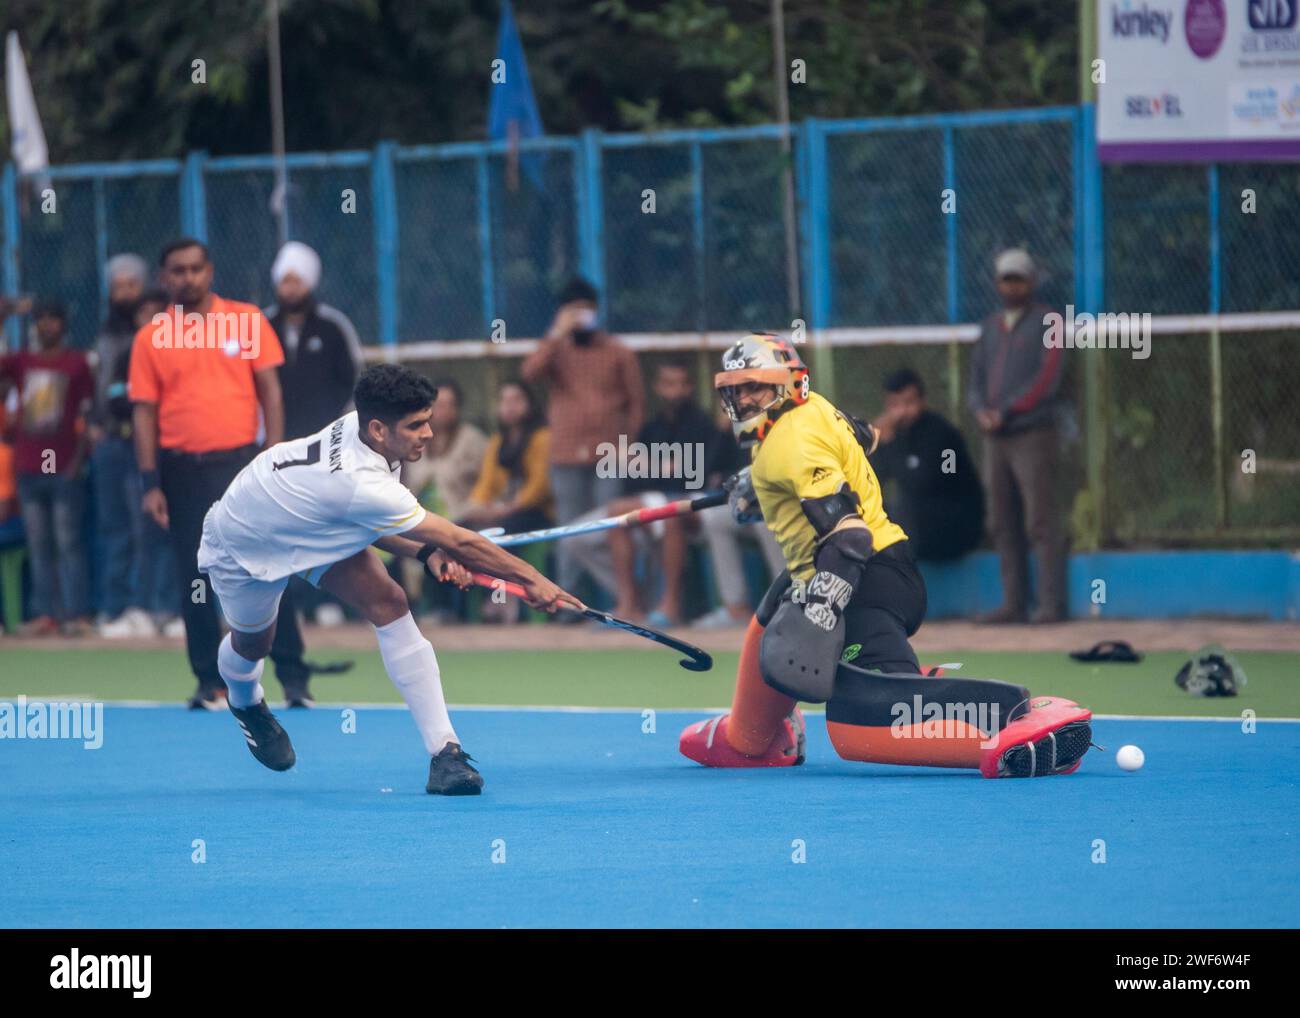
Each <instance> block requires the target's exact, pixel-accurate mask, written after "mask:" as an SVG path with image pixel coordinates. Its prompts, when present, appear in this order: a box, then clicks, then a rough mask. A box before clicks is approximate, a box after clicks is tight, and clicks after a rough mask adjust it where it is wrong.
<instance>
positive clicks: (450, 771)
mask: <svg viewBox="0 0 1300 1018" xmlns="http://www.w3.org/2000/svg"><path fill="white" fill-rule="evenodd" d="M473 759H474V758H473V757H472V756H470V755H469V754H468V753H466V752H465V751H464V750H463V749H461V748H460V743H458V742H449V743H447V745H445V746H443V747H442V750H441V751H440V752H439V753H438V755H437V756H435V757H434V758H433V759H432V760H430V761H429V783H428V784H427V785H425V786H424V790H425V791H426V792H428V793H429V794H430V795H481V794H482V793H483V775H482V774H480V773H479V772H478V771H476V770H475V769H474V767H473V766H472V765H471V764H470V761H471V760H473Z"/></svg>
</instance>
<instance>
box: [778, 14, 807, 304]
mask: <svg viewBox="0 0 1300 1018" xmlns="http://www.w3.org/2000/svg"><path fill="white" fill-rule="evenodd" d="M789 73H790V71H789V67H788V66H787V64H786V59H785V11H784V9H783V3H782V0H772V76H773V84H774V85H775V86H776V115H777V120H778V121H780V124H781V184H782V195H781V217H782V220H783V223H784V232H785V286H786V300H787V302H788V303H789V306H790V313H791V314H794V315H798V314H800V313H801V312H802V310H803V309H802V308H801V307H800V305H799V237H798V225H797V223H796V220H795V208H794V160H793V159H791V157H790V96H789V93H788V91H787V81H788V80H789V78H788V75H789Z"/></svg>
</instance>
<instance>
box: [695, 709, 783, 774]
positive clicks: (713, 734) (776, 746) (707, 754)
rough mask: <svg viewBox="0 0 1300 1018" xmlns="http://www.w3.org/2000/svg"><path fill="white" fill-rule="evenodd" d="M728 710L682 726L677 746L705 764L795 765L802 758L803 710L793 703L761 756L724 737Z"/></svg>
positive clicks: (729, 765)
mask: <svg viewBox="0 0 1300 1018" xmlns="http://www.w3.org/2000/svg"><path fill="white" fill-rule="evenodd" d="M730 718H731V715H730V714H720V715H719V716H718V717H716V718H706V719H705V720H704V721H696V722H693V723H692V724H689V725H687V726H686V727H685V728H683V729H682V734H681V739H680V740H679V741H678V744H677V748H678V749H679V750H681V753H682V756H684V757H686V758H687V759H689V760H694V761H695V762H696V763H700V764H704V766H705V767H798V766H799V765H800V764H801V763H803V761H804V720H803V711H801V710H800V709H799V708H798V707H796V708H795V709H794V710H793V711H791V712H790V716H789V717H787V718H786V719H785V720H784V721H782V722H781V731H780V733H779V734H778V735H777V737H776V738H775V739H773V740H772V745H771V746H770V747H769V748H768V751H767V752H766V753H764V754H763V755H762V756H747V755H745V754H744V753H741V752H739V751H738V750H735V749H733V748H732V746H731V743H729V742H728V741H727V721H728V720H730Z"/></svg>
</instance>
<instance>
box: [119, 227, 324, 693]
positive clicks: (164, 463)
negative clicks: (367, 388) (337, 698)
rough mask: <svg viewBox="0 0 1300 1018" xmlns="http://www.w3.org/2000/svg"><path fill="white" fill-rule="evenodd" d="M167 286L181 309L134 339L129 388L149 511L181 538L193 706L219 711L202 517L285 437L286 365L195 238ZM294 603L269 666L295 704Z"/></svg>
mask: <svg viewBox="0 0 1300 1018" xmlns="http://www.w3.org/2000/svg"><path fill="white" fill-rule="evenodd" d="M158 261H159V264H160V265H161V266H162V284H163V288H164V289H165V290H166V291H167V294H168V297H169V298H170V300H171V301H172V307H170V308H168V309H167V311H166V312H164V313H163V314H161V315H158V316H156V317H155V318H154V320H153V321H152V322H151V323H150V324H148V325H146V326H145V327H144V328H142V329H141V330H140V331H139V332H137V333H136V336H135V341H134V343H133V345H132V349H131V370H130V376H129V381H128V389H129V394H130V397H131V402H132V403H133V404H134V409H133V418H134V420H133V431H134V436H135V449H136V462H137V463H138V464H139V468H140V479H141V483H142V486H143V489H144V510H145V512H147V513H148V514H149V515H150V516H151V517H152V518H153V520H154V521H155V522H156V523H157V524H158V525H159V526H160V527H163V528H164V529H166V530H169V531H170V532H171V538H172V553H173V555H174V557H175V565H176V578H177V582H178V584H179V586H180V589H181V614H182V616H183V618H184V619H185V643H186V650H187V651H188V653H189V660H190V668H191V669H192V670H193V672H194V675H195V677H196V678H197V679H198V689H197V690H196V691H195V693H194V695H193V696H192V697H191V698H190V700H189V706H190V707H191V708H192V709H196V710H198V709H206V710H220V709H221V708H223V707H224V706H225V689H226V685H225V683H224V682H223V681H222V679H221V675H220V674H219V673H218V671H217V648H218V646H219V645H220V642H221V628H220V626H219V625H218V622H217V614H216V606H215V605H214V604H213V603H212V594H211V589H210V588H209V586H208V583H207V579H206V577H204V576H202V575H201V574H200V573H199V571H198V565H197V555H198V548H199V541H200V539H201V537H202V533H203V517H204V516H205V515H206V514H207V511H208V509H209V508H210V507H211V506H212V504H213V503H214V502H216V501H217V500H218V499H219V498H220V497H221V496H222V494H224V493H225V490H226V488H227V487H228V486H229V485H230V482H231V481H232V480H234V477H235V475H236V474H237V473H239V471H240V470H241V469H243V467H244V465H245V464H247V463H248V462H249V460H251V459H252V458H253V457H254V456H255V455H256V454H257V452H258V451H259V445H258V442H257V437H258V411H259V409H260V411H261V418H262V424H263V427H264V428H265V435H266V437H265V445H267V446H271V445H275V444H276V443H277V442H279V441H280V440H281V439H282V438H283V437H284V407H283V404H282V401H281V395H280V382H279V377H278V375H277V370H276V369H277V368H279V366H280V365H281V364H282V363H283V361H284V355H283V353H282V352H281V349H280V341H279V339H278V338H277V337H276V335H275V332H274V330H272V328H271V327H270V325H269V324H268V323H267V321H266V319H265V318H264V317H263V315H262V312H261V311H260V310H258V308H257V307H255V306H254V305H252V304H243V303H240V302H238V301H233V300H226V299H225V298H224V297H219V296H218V295H217V294H215V293H213V292H212V262H211V260H210V258H209V256H208V249H207V247H205V246H204V245H203V244H202V243H201V242H200V241H197V240H194V239H193V238H190V237H183V238H181V239H179V240H174V241H172V242H171V243H169V244H168V245H167V246H166V247H164V248H163V250H162V255H161V256H160V258H159V260H158ZM302 650H303V646H302V634H301V631H300V630H299V628H298V620H297V618H296V617H295V615H294V614H293V610H292V606H291V605H288V606H282V611H281V614H280V617H279V622H278V627H277V631H276V635H275V645H274V646H273V647H272V650H271V658H272V660H273V661H274V662H275V665H276V676H277V678H279V680H280V683H281V684H282V685H283V686H284V690H285V698H286V699H287V700H288V702H289V704H290V705H291V706H309V705H310V704H311V699H310V696H309V693H308V689H307V680H308V676H309V672H308V669H307V666H306V665H305V664H304V663H303V660H302Z"/></svg>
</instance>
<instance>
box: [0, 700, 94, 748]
mask: <svg viewBox="0 0 1300 1018" xmlns="http://www.w3.org/2000/svg"><path fill="white" fill-rule="evenodd" d="M0 739H72V740H78V741H80V742H81V744H82V748H83V749H99V748H100V747H101V746H102V745H104V705H103V703H100V702H98V701H96V702H90V701H85V702H83V701H76V702H67V701H45V700H32V701H30V702H29V701H28V699H27V697H26V696H21V695H20V696H18V697H17V698H16V699H14V700H0Z"/></svg>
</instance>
